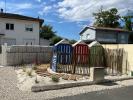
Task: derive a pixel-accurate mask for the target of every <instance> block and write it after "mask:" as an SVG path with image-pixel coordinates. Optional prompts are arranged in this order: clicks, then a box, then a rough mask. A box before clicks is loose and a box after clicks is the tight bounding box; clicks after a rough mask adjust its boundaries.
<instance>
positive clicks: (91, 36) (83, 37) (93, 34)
mask: <svg viewBox="0 0 133 100" xmlns="http://www.w3.org/2000/svg"><path fill="white" fill-rule="evenodd" d="M87 34H88V36H87ZM80 39H81V40H95V39H96V32H95V30H92V29H87V30H86V31H85V32H84V33H83V34H82V35H81V36H80Z"/></svg>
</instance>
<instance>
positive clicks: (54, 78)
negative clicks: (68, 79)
mask: <svg viewBox="0 0 133 100" xmlns="http://www.w3.org/2000/svg"><path fill="white" fill-rule="evenodd" d="M51 78H52V81H53V82H59V77H58V76H56V75H52V77H51Z"/></svg>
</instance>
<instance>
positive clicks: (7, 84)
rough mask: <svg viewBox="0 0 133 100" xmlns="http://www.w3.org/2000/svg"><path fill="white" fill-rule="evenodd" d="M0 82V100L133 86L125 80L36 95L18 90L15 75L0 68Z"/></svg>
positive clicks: (42, 98)
mask: <svg viewBox="0 0 133 100" xmlns="http://www.w3.org/2000/svg"><path fill="white" fill-rule="evenodd" d="M0 80H1V81H0V100H46V99H48V100H49V99H52V98H57V97H64V96H73V95H77V94H82V93H89V92H93V91H101V90H107V91H108V90H110V89H115V88H121V87H126V86H132V85H133V80H125V81H119V82H115V83H110V84H98V85H89V86H81V87H74V88H68V89H60V90H52V91H45V92H38V93H34V92H30V91H28V92H25V91H21V90H19V88H18V87H17V83H18V80H17V75H16V72H15V70H14V68H12V67H3V68H0Z"/></svg>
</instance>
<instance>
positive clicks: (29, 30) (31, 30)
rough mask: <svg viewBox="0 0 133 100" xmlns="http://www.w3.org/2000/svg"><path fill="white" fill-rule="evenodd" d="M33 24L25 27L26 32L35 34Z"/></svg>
mask: <svg viewBox="0 0 133 100" xmlns="http://www.w3.org/2000/svg"><path fill="white" fill-rule="evenodd" d="M33 30H34V29H33V24H26V25H25V31H26V32H33Z"/></svg>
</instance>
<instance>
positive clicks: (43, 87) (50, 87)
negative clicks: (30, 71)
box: [31, 77, 133, 92]
mask: <svg viewBox="0 0 133 100" xmlns="http://www.w3.org/2000/svg"><path fill="white" fill-rule="evenodd" d="M129 79H133V77H126V78H120V79H110V80H103V81H99V82H93V81H86V82H75V83H64V84H53V85H40V84H37V85H34V86H32V87H31V91H32V92H40V91H48V90H58V89H64V88H72V87H78V86H86V85H93V84H98V83H107V82H116V81H123V80H129Z"/></svg>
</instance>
